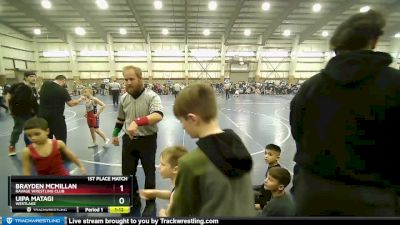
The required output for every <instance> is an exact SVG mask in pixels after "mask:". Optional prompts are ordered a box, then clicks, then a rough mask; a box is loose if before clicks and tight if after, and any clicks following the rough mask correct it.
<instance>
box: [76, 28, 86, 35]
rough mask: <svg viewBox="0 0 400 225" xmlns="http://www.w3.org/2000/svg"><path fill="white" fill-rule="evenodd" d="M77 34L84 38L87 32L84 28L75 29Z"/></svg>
mask: <svg viewBox="0 0 400 225" xmlns="http://www.w3.org/2000/svg"><path fill="white" fill-rule="evenodd" d="M75 33H76V34H77V35H80V36H83V35H85V34H86V31H85V29H83V28H82V27H75Z"/></svg>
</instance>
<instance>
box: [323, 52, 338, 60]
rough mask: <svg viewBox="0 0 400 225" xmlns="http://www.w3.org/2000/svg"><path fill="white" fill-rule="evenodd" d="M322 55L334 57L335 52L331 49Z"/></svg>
mask: <svg viewBox="0 0 400 225" xmlns="http://www.w3.org/2000/svg"><path fill="white" fill-rule="evenodd" d="M324 56H325V57H331V58H332V57H335V56H336V54H335V52H333V51H329V52H325V54H324Z"/></svg>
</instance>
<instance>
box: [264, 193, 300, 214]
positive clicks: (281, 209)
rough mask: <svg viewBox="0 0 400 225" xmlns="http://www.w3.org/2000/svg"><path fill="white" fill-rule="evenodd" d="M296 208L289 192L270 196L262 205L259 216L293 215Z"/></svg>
mask: <svg viewBox="0 0 400 225" xmlns="http://www.w3.org/2000/svg"><path fill="white" fill-rule="evenodd" d="M295 214H296V210H295V207H294V203H293V200H292V197H291V196H290V194H288V193H286V192H285V194H284V195H282V196H279V197H272V198H271V200H270V201H269V202H267V204H266V205H265V206H264V209H263V211H262V213H261V216H295Z"/></svg>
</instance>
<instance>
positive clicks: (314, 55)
mask: <svg viewBox="0 0 400 225" xmlns="http://www.w3.org/2000/svg"><path fill="white" fill-rule="evenodd" d="M324 56H325V54H324V53H323V52H299V53H297V57H302V58H321V57H324Z"/></svg>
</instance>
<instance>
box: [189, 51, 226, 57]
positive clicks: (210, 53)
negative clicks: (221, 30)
mask: <svg viewBox="0 0 400 225" xmlns="http://www.w3.org/2000/svg"><path fill="white" fill-rule="evenodd" d="M190 55H191V56H193V57H199V58H212V57H218V56H219V50H218V49H191V50H190Z"/></svg>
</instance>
